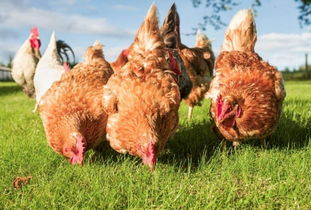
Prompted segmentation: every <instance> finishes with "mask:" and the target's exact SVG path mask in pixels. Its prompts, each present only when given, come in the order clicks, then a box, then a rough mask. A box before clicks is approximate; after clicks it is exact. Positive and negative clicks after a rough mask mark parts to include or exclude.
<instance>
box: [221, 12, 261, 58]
mask: <svg viewBox="0 0 311 210" xmlns="http://www.w3.org/2000/svg"><path fill="white" fill-rule="evenodd" d="M256 40H257V34H256V25H255V21H254V15H253V12H252V10H251V9H245V10H240V11H239V12H238V13H237V14H236V15H235V16H234V17H233V18H232V20H231V22H230V24H229V27H228V29H227V31H226V34H225V40H224V43H223V45H222V49H221V51H233V50H236V51H244V52H245V51H254V47H255V43H256Z"/></svg>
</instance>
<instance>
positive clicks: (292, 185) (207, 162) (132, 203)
mask: <svg viewBox="0 0 311 210" xmlns="http://www.w3.org/2000/svg"><path fill="white" fill-rule="evenodd" d="M286 90H287V98H286V101H285V104H284V114H283V116H282V119H281V122H280V125H279V127H278V129H277V131H276V132H275V133H274V134H273V135H272V136H271V137H270V138H269V139H268V142H269V145H268V149H266V150H263V149H261V148H260V144H259V142H258V141H250V142H247V143H245V144H243V145H242V146H241V147H240V148H239V149H238V150H237V151H232V150H230V149H229V150H228V151H227V152H221V151H220V150H219V143H218V141H217V140H216V137H215V135H214V134H213V133H212V131H211V129H210V125H211V123H210V117H209V103H208V101H204V103H203V106H202V107H198V108H195V110H194V118H193V120H192V121H190V122H188V121H187V120H186V112H187V107H186V106H185V105H182V107H181V109H180V116H181V119H180V128H179V130H178V131H177V133H176V134H175V136H174V137H173V138H171V140H170V141H169V142H168V144H167V147H166V149H165V151H163V153H162V154H161V156H160V157H159V160H158V164H157V166H156V170H155V172H154V173H150V172H149V169H148V168H147V167H144V166H142V165H141V161H140V160H138V159H137V158H134V157H131V156H125V155H121V154H117V153H115V152H114V151H112V150H111V149H109V148H106V150H104V152H103V153H102V155H99V154H96V153H94V152H93V151H89V152H87V154H86V162H85V165H84V166H83V167H80V166H72V165H70V164H69V161H67V160H65V159H64V158H63V157H61V156H59V155H57V154H56V153H54V152H53V151H52V149H51V148H49V146H48V144H47V142H46V139H45V135H44V131H43V128H42V123H41V120H40V118H39V117H38V114H33V113H32V109H33V107H34V101H33V100H32V99H29V98H27V97H26V96H25V95H24V94H23V93H22V92H21V91H20V88H19V87H16V85H15V84H14V83H8V82H5V83H0V177H1V179H0V209H2V208H4V209H20V208H24V209H45V208H49V209H81V208H83V209H95V208H99V209H125V208H126V209H203V208H205V209H224V208H226V209H232V208H234V209H241V208H243V209H245V208H248V209H275V208H277V209H279V208H281V209H298V208H299V209H309V208H310V206H311V196H310V195H311V176H310V174H311V143H310V139H311V137H310V136H311V130H310V129H311V82H310V81H305V82H287V83H286ZM17 176H32V179H31V181H30V183H29V184H28V185H24V186H23V187H22V188H21V189H19V190H16V189H14V188H13V187H12V181H13V179H14V178H15V177H17Z"/></svg>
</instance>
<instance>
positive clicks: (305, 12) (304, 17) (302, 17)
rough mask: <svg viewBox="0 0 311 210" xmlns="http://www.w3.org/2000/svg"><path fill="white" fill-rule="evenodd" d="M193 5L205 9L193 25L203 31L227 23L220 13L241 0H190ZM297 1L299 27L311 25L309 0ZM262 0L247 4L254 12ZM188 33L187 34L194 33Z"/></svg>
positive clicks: (217, 28) (310, 2)
mask: <svg viewBox="0 0 311 210" xmlns="http://www.w3.org/2000/svg"><path fill="white" fill-rule="evenodd" d="M191 1H192V4H193V6H194V7H195V8H196V7H200V6H202V5H203V7H205V8H206V9H207V12H206V14H208V15H205V16H204V17H203V20H202V22H200V23H199V24H198V26H197V27H194V28H193V30H194V31H195V32H196V31H197V30H198V29H201V30H203V31H205V30H206V27H207V26H209V25H210V26H212V27H213V28H214V29H215V30H219V29H221V28H223V27H224V26H226V25H227V23H225V22H223V20H222V14H223V13H224V12H226V11H228V10H231V9H233V8H235V7H237V6H238V5H240V4H241V1H238V0H191ZM294 1H295V2H297V3H298V5H299V6H298V10H299V15H298V20H299V24H300V26H301V27H303V26H309V25H311V19H310V14H311V0H294ZM263 2H265V1H264V0H252V1H250V4H249V6H250V7H251V8H252V9H254V11H255V13H256V9H257V7H260V6H261V5H262V3H263ZM195 32H194V33H189V34H188V35H192V34H195Z"/></svg>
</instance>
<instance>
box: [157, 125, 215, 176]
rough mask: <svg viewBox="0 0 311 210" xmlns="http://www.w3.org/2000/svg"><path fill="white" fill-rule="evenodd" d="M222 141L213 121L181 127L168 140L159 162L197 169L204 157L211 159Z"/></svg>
mask: <svg viewBox="0 0 311 210" xmlns="http://www.w3.org/2000/svg"><path fill="white" fill-rule="evenodd" d="M219 143H220V141H219V140H218V139H217V137H216V136H215V135H214V133H213V131H212V129H211V122H209V120H205V121H203V122H199V123H195V124H193V123H191V122H189V124H188V125H185V126H183V127H180V128H179V129H178V130H177V132H176V134H175V135H174V137H173V138H172V139H170V140H169V141H168V142H167V145H166V148H165V150H164V151H163V153H162V154H161V156H160V157H159V162H162V163H166V164H172V165H173V164H174V165H175V166H176V167H178V169H180V168H182V169H185V170H187V169H188V168H189V166H190V167H191V170H195V169H196V168H197V167H198V165H199V163H200V161H201V160H202V158H204V160H205V161H209V160H210V159H211V157H212V156H213V154H214V153H215V151H217V149H218V148H219Z"/></svg>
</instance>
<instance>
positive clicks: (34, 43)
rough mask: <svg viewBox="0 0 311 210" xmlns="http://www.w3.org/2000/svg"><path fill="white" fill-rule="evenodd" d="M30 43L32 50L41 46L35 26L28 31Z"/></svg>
mask: <svg viewBox="0 0 311 210" xmlns="http://www.w3.org/2000/svg"><path fill="white" fill-rule="evenodd" d="M30 32H31V33H30V39H29V42H30V45H31V47H32V48H33V49H34V50H39V48H40V46H41V41H40V36H39V31H38V28H37V27H33V28H32V29H31V31H30Z"/></svg>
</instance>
